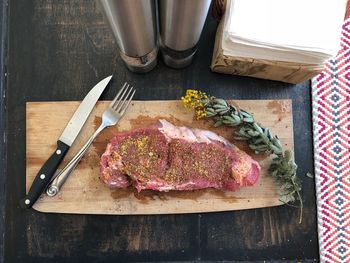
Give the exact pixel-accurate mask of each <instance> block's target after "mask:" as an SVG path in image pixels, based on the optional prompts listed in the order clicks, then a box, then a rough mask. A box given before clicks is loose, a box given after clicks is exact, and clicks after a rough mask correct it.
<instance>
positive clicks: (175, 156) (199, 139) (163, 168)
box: [100, 120, 260, 191]
mask: <svg viewBox="0 0 350 263" xmlns="http://www.w3.org/2000/svg"><path fill="white" fill-rule="evenodd" d="M100 164H101V173H100V179H101V180H102V181H103V182H104V183H106V184H107V185H108V186H109V187H111V188H125V187H128V186H130V185H133V186H134V187H136V189H137V190H138V191H141V190H143V189H153V190H158V191H169V190H193V189H202V188H216V189H223V190H230V191H234V190H236V189H238V188H239V187H241V186H249V185H254V184H255V183H256V182H257V180H258V178H259V176H260V166H259V164H258V163H257V162H256V161H254V160H253V159H252V158H251V157H250V156H249V155H248V154H246V153H245V152H243V151H241V150H239V149H238V148H237V147H236V146H234V145H233V144H231V143H230V142H228V141H227V140H226V139H224V138H222V137H220V136H218V135H217V134H215V133H213V132H211V131H206V130H200V129H189V128H186V127H177V126H174V125H173V124H171V123H169V122H167V121H165V120H160V121H159V123H158V124H157V125H152V126H148V127H145V128H140V129H135V130H131V131H128V132H122V133H118V134H117V135H116V136H115V137H114V138H112V140H111V141H110V143H109V144H108V145H107V149H106V151H105V153H104V154H103V155H102V157H101V162H100Z"/></svg>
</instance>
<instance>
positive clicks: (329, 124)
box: [312, 19, 350, 263]
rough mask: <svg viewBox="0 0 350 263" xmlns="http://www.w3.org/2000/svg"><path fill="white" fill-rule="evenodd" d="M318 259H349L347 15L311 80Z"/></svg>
mask: <svg viewBox="0 0 350 263" xmlns="http://www.w3.org/2000/svg"><path fill="white" fill-rule="evenodd" d="M312 119H313V138H314V160H315V182H316V194H317V220H318V237H319V248H320V261H321V262H327V263H328V262H329V263H338V262H339V263H349V262H350V19H347V20H345V22H344V24H343V28H342V37H341V48H340V51H339V52H338V55H337V56H336V57H334V58H332V59H330V60H329V61H328V62H327V63H326V65H325V68H324V70H323V72H322V73H320V74H319V75H318V76H316V77H314V78H313V79H312Z"/></svg>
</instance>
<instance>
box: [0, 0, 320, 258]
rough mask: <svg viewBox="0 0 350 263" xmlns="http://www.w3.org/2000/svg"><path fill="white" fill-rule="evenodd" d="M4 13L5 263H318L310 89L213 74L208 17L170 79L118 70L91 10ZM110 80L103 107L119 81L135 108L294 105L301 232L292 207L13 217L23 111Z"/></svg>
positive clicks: (74, 0)
mask: <svg viewBox="0 0 350 263" xmlns="http://www.w3.org/2000/svg"><path fill="white" fill-rule="evenodd" d="M9 8H10V20H9V23H10V28H9V32H10V35H9V39H10V47H9V65H8V73H9V78H8V96H7V101H6V103H7V110H8V115H7V117H8V119H9V120H11V121H9V122H8V123H7V149H8V150H7V163H6V164H7V170H6V207H5V211H6V226H5V262H36V263H38V262H84V261H85V262H126V261H142V262H143V261H167V260H168V261H169V260H176V261H195V260H202V261H220V260H232V261H235V260H237V261H238V260H239V261H252V262H253V261H258V260H268V261H269V262H270V260H273V259H274V260H282V259H289V260H293V262H294V261H295V260H296V259H302V260H303V259H305V260H306V259H308V260H311V261H312V260H314V259H315V260H317V259H318V244H317V229H316V225H317V224H316V205H315V188H314V181H313V180H312V179H310V178H308V177H306V176H305V173H306V172H308V171H311V172H312V171H313V159H312V155H313V152H312V127H311V98H310V83H309V82H305V83H303V84H300V85H290V84H285V83H281V82H274V81H268V80H259V79H252V78H246V77H238V76H229V75H222V74H216V73H212V72H211V71H210V69H209V65H210V61H211V55H212V49H213V43H214V36H215V30H216V26H217V23H216V21H214V20H213V19H212V18H209V19H208V20H207V22H206V25H205V28H204V31H203V34H202V37H201V40H200V43H199V49H198V53H197V55H196V58H195V60H194V62H193V64H192V65H190V66H189V67H188V68H186V69H182V70H173V69H169V68H167V67H165V66H164V64H163V63H162V62H161V61H160V62H159V64H158V66H157V67H156V68H155V69H154V70H153V71H152V72H150V73H148V74H145V75H138V74H133V73H130V72H129V71H127V70H126V69H125V67H124V65H123V64H122V61H121V60H120V57H119V55H118V52H117V47H116V45H115V42H114V40H113V37H112V34H111V32H110V30H109V28H108V26H107V25H106V23H105V21H104V19H103V16H102V14H101V12H100V11H99V7H98V6H97V4H96V1H94V0H62V1H50V0H35V1H34V0H16V1H11V2H10V6H9ZM112 73H113V74H114V80H113V82H112V84H111V87H110V88H109V89H108V90H107V92H106V93H105V94H104V95H103V96H102V99H111V98H112V97H113V95H114V94H115V90H116V89H117V88H118V87H120V85H121V84H122V83H124V82H125V81H128V82H130V83H133V84H134V85H135V86H136V87H138V93H137V94H136V98H135V99H137V100H160V99H179V98H180V96H181V95H182V94H183V93H184V91H185V90H186V89H188V88H195V89H201V90H204V91H206V92H208V93H210V94H213V95H215V96H217V97H222V98H235V99H292V100H293V115H294V120H293V121H294V135H295V136H294V137H295V141H294V145H295V157H296V161H297V163H298V165H299V176H300V177H301V179H302V181H303V189H304V191H303V198H304V200H305V211H304V220H303V223H302V224H298V213H299V210H298V209H295V208H292V207H288V206H280V207H274V208H264V209H252V210H245V211H235V212H218V213H202V214H187V215H148V216H97V215H70V214H45V213H39V212H36V211H34V210H22V209H21V208H19V205H18V200H19V199H20V198H21V197H23V196H24V193H25V163H26V160H25V152H26V149H25V144H26V143H25V136H26V134H25V130H26V127H25V117H26V115H25V103H26V102H27V101H50V100H55V101H60V100H81V99H82V98H83V97H84V95H85V94H86V93H87V92H88V90H89V89H91V87H92V86H93V85H94V84H95V83H96V82H97V81H98V80H100V79H102V78H103V77H104V76H107V75H110V74H112ZM0 182H1V181H0ZM0 197H1V198H3V197H2V196H1V195H0ZM1 200H3V199H1ZM1 207H2V206H1ZM0 230H1V228H0ZM0 248H1V247H0Z"/></svg>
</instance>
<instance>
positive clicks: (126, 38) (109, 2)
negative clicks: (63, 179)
mask: <svg viewBox="0 0 350 263" xmlns="http://www.w3.org/2000/svg"><path fill="white" fill-rule="evenodd" d="M99 2H100V4H101V6H102V10H103V13H104V15H105V17H106V18H107V20H108V23H109V25H110V27H111V29H112V31H113V35H114V37H115V39H116V42H117V44H118V46H119V49H120V55H121V58H122V60H123V61H124V63H125V65H126V66H127V67H128V69H129V70H130V71H133V72H138V73H144V72H148V71H150V70H152V69H153V68H154V67H155V66H156V64H157V53H158V48H157V21H156V7H155V1H154V0H99Z"/></svg>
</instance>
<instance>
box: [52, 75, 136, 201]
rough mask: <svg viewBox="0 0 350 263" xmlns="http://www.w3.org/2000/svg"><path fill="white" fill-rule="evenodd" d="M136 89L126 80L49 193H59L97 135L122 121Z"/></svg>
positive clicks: (55, 180) (58, 175)
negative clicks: (88, 137) (97, 125)
mask: <svg viewBox="0 0 350 263" xmlns="http://www.w3.org/2000/svg"><path fill="white" fill-rule="evenodd" d="M135 91H136V90H135V89H134V87H132V86H130V85H129V84H128V83H126V82H125V84H124V86H123V87H122V88H121V89H120V91H119V92H118V94H117V95H116V96H115V98H114V99H113V101H112V102H111V103H110V104H109V106H108V108H107V109H106V110H105V111H104V112H103V114H102V123H101V125H100V127H98V129H97V130H96V131H95V132H94V134H93V135H92V136H91V137H90V139H89V140H88V141H87V142H86V143H85V145H84V146H83V147H82V148H81V150H80V151H79V152H78V153H77V154H76V155H75V156H74V157H73V159H72V160H71V161H70V162H69V163H68V164H67V165H66V166H65V167H64V168H63V169H62V170H61V171H60V172H59V173H58V174H57V175H56V176H55V177H54V179H53V180H52V181H51V183H50V184H49V186H48V188H47V190H46V193H47V195H49V196H55V195H56V194H57V193H58V191H59V190H60V189H61V187H62V185H63V184H64V182H65V181H66V180H67V178H68V177H69V175H70V174H71V173H72V172H73V170H74V169H75V167H76V166H77V164H78V163H79V161H80V159H81V158H82V157H83V156H84V154H85V152H86V151H87V149H88V148H89V146H90V145H91V143H92V142H93V141H94V139H95V138H96V137H97V135H99V133H100V132H101V131H102V130H103V129H105V128H107V127H110V126H113V125H115V124H117V123H118V122H119V121H120V119H121V118H122V117H123V115H124V113H125V111H126V109H127V108H128V106H129V105H130V102H131V100H132V98H133V96H134V94H135Z"/></svg>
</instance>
